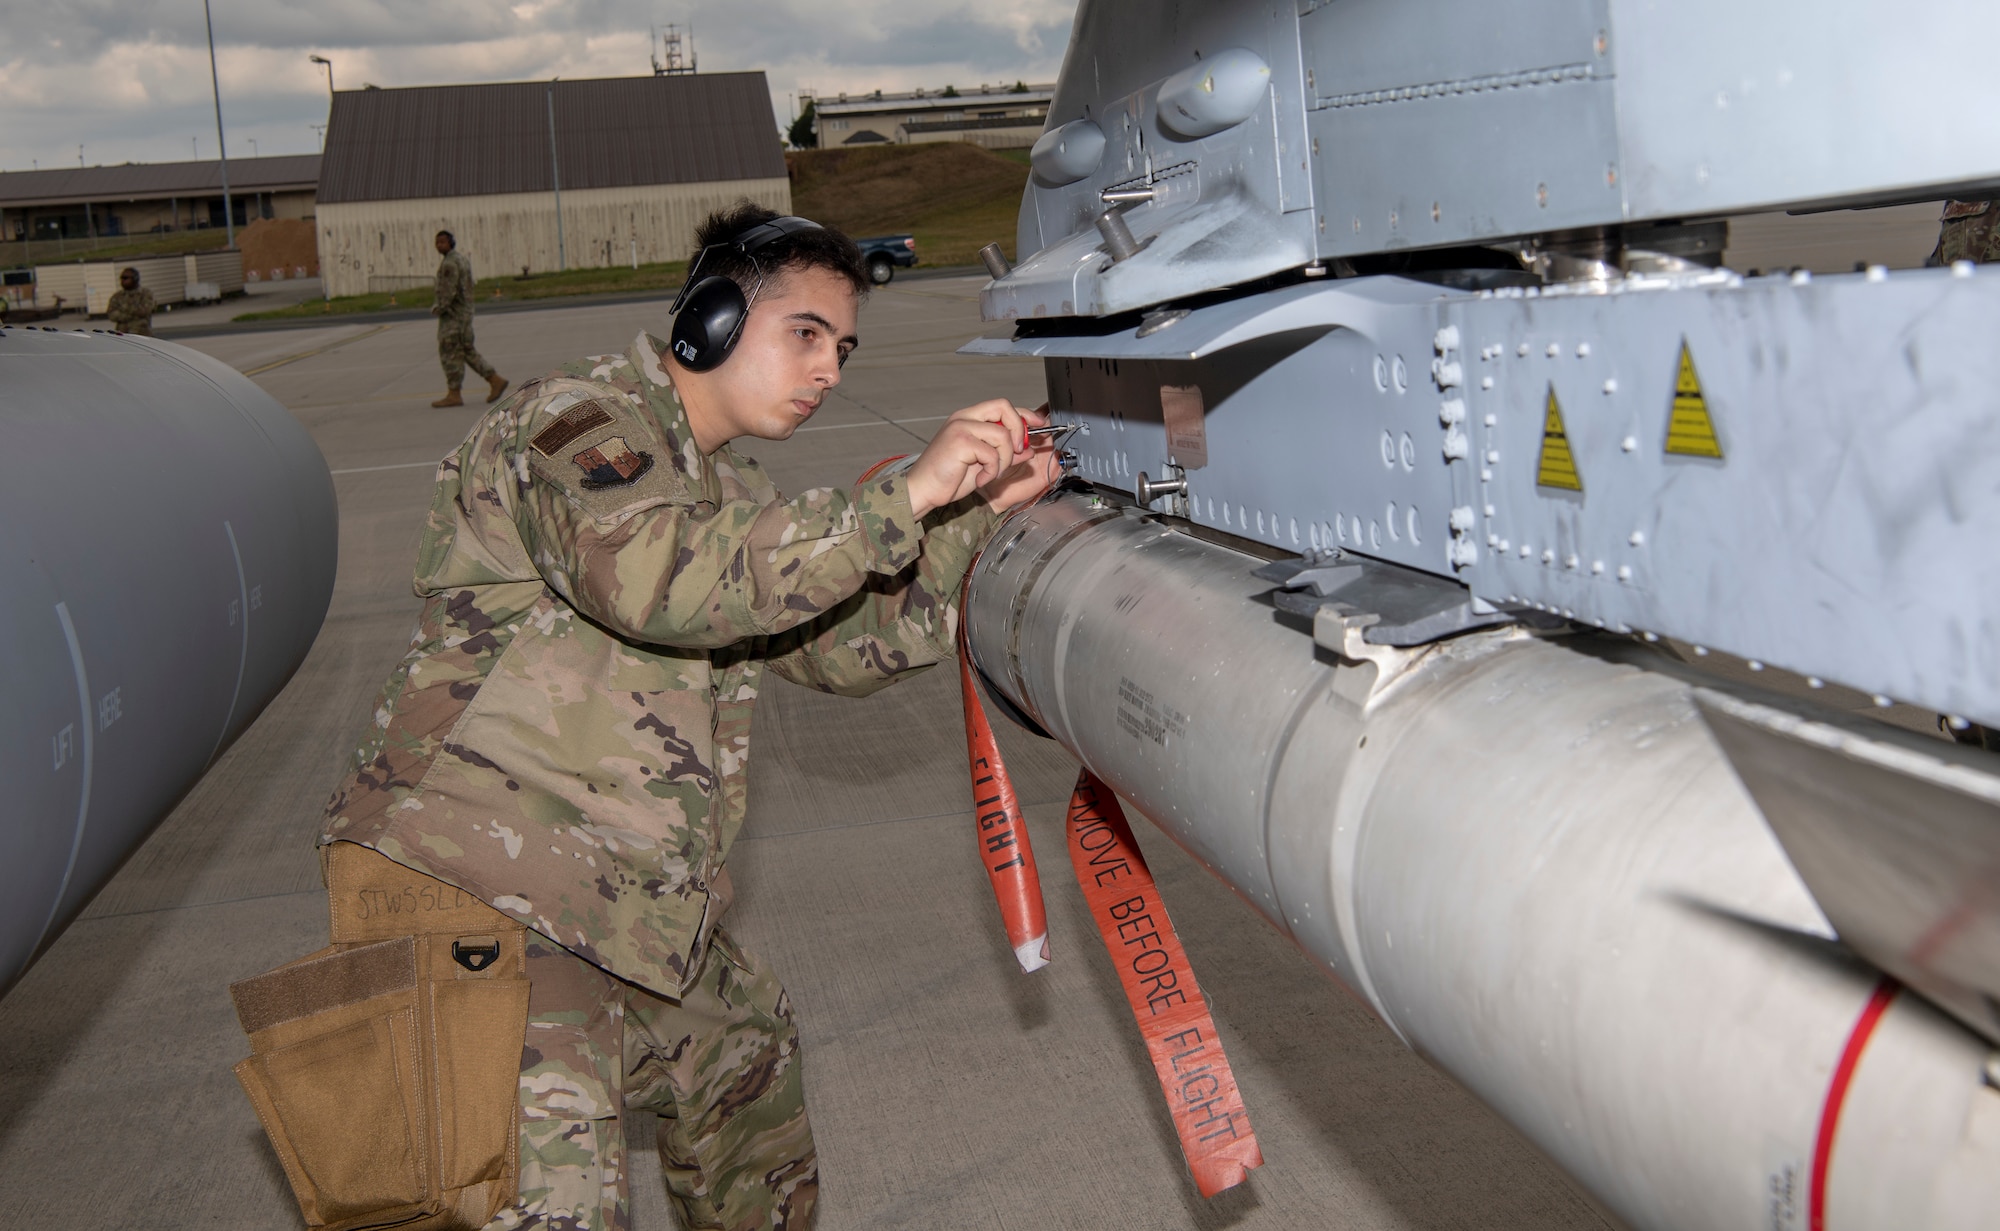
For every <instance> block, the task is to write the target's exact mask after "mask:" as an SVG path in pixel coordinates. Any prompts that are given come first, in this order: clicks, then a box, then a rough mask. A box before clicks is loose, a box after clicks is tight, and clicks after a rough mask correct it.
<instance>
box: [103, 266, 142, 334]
mask: <svg viewBox="0 0 2000 1231" xmlns="http://www.w3.org/2000/svg"><path fill="white" fill-rule="evenodd" d="M104 315H105V316H107V317H109V318H111V327H112V328H113V329H116V330H117V331H118V332H120V333H136V334H138V335H139V336H140V337H144V338H150V337H152V336H153V292H151V291H149V290H147V289H145V288H144V287H142V286H140V285H139V271H138V270H136V269H134V268H132V267H131V266H129V265H128V266H126V267H125V268H124V269H121V270H119V271H118V289H117V290H116V291H114V292H113V293H112V295H111V302H110V303H109V304H107V305H105V308H104Z"/></svg>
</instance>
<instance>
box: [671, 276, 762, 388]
mask: <svg viewBox="0 0 2000 1231" xmlns="http://www.w3.org/2000/svg"><path fill="white" fill-rule="evenodd" d="M748 315H749V305H748V304H747V303H745V302H744V299H743V288H742V287H739V286H737V285H736V283H734V282H732V281H730V280H729V279H728V278H723V277H712V278H703V279H702V280H701V281H700V282H697V283H696V284H695V286H694V289H693V290H691V291H689V292H688V293H687V299H686V302H684V303H682V304H681V310H680V314H679V315H677V316H675V317H674V328H673V333H672V335H671V337H670V341H671V343H672V346H671V349H672V350H673V352H674V361H675V362H676V363H679V364H680V365H681V366H682V367H684V368H686V369H687V370H688V371H690V372H707V371H712V370H713V369H715V368H718V367H721V366H722V361H723V360H725V359H727V358H729V352H730V351H732V350H734V349H736V339H737V337H738V336H739V335H741V334H742V332H743V319H744V318H745V317H746V316H748Z"/></svg>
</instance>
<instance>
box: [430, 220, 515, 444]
mask: <svg viewBox="0 0 2000 1231" xmlns="http://www.w3.org/2000/svg"><path fill="white" fill-rule="evenodd" d="M437 250H438V255H439V256H441V257H443V258H444V259H443V260H441V261H439V262H438V272H437V299H436V301H435V302H434V303H432V304H431V315H432V316H435V317H437V318H438V362H440V363H442V364H443V365H444V383H445V385H446V389H445V394H444V396H443V397H441V398H439V399H438V400H437V401H435V402H432V403H431V405H432V406H463V405H465V399H464V398H462V397H460V396H459V392H458V389H459V386H460V385H462V384H464V383H465V369H467V368H471V369H472V370H473V371H475V372H477V373H479V374H480V375H481V376H483V377H485V378H486V385H487V389H486V400H487V401H488V402H497V401H499V400H500V395H501V394H503V393H505V392H506V391H507V382H506V381H504V380H502V379H501V378H500V374H499V373H498V372H495V371H494V370H493V365H492V364H490V363H488V362H486V361H485V360H484V359H481V358H480V357H479V351H478V350H476V349H475V348H474V347H473V345H472V262H471V261H468V260H466V259H465V254H464V253H462V252H460V251H459V250H458V240H457V239H456V238H454V237H453V236H452V233H451V232H450V231H439V232H438V233H437Z"/></svg>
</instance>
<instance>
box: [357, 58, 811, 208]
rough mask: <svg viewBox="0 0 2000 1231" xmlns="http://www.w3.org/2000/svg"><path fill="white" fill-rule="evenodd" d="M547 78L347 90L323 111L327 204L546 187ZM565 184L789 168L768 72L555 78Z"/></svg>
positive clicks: (694, 178)
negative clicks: (329, 114) (328, 110)
mask: <svg viewBox="0 0 2000 1231" xmlns="http://www.w3.org/2000/svg"><path fill="white" fill-rule="evenodd" d="M550 92H551V83H549V82H545V81H512V82H501V83H496V84H492V85H448V86H420V87H416V88H413V89H400V90H342V91H341V92H340V93H338V94H336V95H334V100H333V114H332V117H331V118H330V119H329V120H328V121H327V125H328V127H327V133H326V165H325V168H324V170H323V172H322V174H321V176H320V184H319V200H320V202H321V203H322V204H331V203H338V202H343V201H393V200H407V199H410V198H423V197H467V196H484V195H488V194H492V193H502V192H547V191H549V190H550V188H551V187H552V186H553V183H554V181H553V179H552V177H551V174H550V167H549V99H550V96H551V93H550ZM553 96H554V99H555V129H556V155H557V160H558V161H559V163H560V169H561V174H562V186H563V187H564V188H624V187H630V186H632V185H636V184H683V183H691V182H701V181H706V180H735V179H775V178H777V177H779V176H782V175H784V174H785V157H784V152H783V149H782V147H781V146H780V145H779V141H778V124H777V118H776V116H775V115H774V114H773V113H772V111H771V93H770V88H769V86H768V85H766V83H765V81H764V74H763V73H699V74H694V75H691V76H661V77H607V78H600V79H596V80H583V81H557V82H554V83H553Z"/></svg>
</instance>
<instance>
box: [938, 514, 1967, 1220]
mask: <svg viewBox="0 0 2000 1231" xmlns="http://www.w3.org/2000/svg"><path fill="white" fill-rule="evenodd" d="M1259 563H1260V561H1259V560H1257V559H1254V558H1252V557H1249V556H1246V555H1243V554H1240V553H1238V552H1236V551H1234V550H1231V549H1229V548H1227V547H1224V546H1220V545H1217V544H1215V543H1212V542H1206V541H1203V540H1201V539H1198V538H1195V537H1193V536H1191V535H1190V534H1188V533H1185V532H1183V530H1181V529H1178V528H1176V527H1175V526H1174V525H1173V524H1171V523H1167V522H1163V521H1162V520H1160V519H1158V518H1155V517H1150V516H1146V515H1143V514H1141V513H1140V512H1138V511H1136V510H1133V509H1131V508H1129V507H1127V506H1121V505H1118V504H1114V503H1111V502H1109V501H1107V500H1105V499H1104V498H1103V497H1100V496H1094V495H1085V494H1076V493H1071V494H1065V495H1062V496H1058V497H1056V498H1053V499H1051V500H1049V501H1046V502H1044V503H1042V504H1039V505H1037V506H1035V507H1034V508H1033V509H1031V510H1029V511H1027V512H1025V513H1023V514H1020V515H1017V517H1016V518H1015V519H1014V520H1013V521H1011V522H1010V523H1008V525H1007V526H1005V527H1003V529H1002V530H1001V532H1000V533H999V535H998V536H996V538H995V540H994V541H993V543H992V544H991V545H990V546H989V547H988V548H987V550H986V551H985V553H984V554H983V556H982V558H981V561H980V563H979V565H978V568H977V571H976V572H975V574H974V576H973V579H972V585H971V591H970V598H969V601H968V604H967V613H966V619H967V622H968V631H969V644H970V647H971V653H972V655H973V659H974V662H975V664H976V665H977V666H978V668H979V669H980V670H981V671H982V672H983V673H984V674H985V676H986V678H987V679H988V680H989V681H991V682H992V683H993V684H994V685H995V686H996V688H997V689H998V690H999V691H1000V692H1001V693H1002V694H1004V695H1005V696H1006V698H1007V699H1008V700H1009V701H1011V702H1012V703H1013V704H1014V705H1016V706H1018V707H1019V708H1020V709H1021V710H1022V711H1024V712H1025V713H1026V714H1027V715H1029V716H1030V717H1032V718H1033V719H1034V720H1035V721H1036V722H1038V723H1039V724H1040V725H1041V726H1042V727H1043V728H1044V729H1045V730H1046V731H1047V733H1049V734H1050V735H1051V736H1053V737H1054V738H1055V739H1056V740H1058V741H1059V742H1061V743H1062V744H1063V745H1064V746H1065V747H1067V748H1069V749H1070V750H1071V751H1072V752H1074V753H1075V754H1076V755H1077V756H1078V757H1079V758H1080V759H1081V760H1082V761H1083V762H1084V763H1085V764H1086V765H1087V766H1089V767H1090V769H1091V770H1093V771H1094V772H1095V773H1097V774H1098V775H1099V776H1100V777H1101V778H1103V779H1104V780H1105V781H1106V782H1108V783H1110V784H1111V785H1112V786H1113V787H1114V788H1115V789H1116V790H1117V791H1118V792H1119V793H1120V794H1121V795H1123V796H1124V797H1125V798H1127V799H1128V800H1130V801H1131V802H1133V803H1134V804H1136V805H1137V806H1138V807H1139V809H1140V810H1141V811H1142V812H1144V813H1145V814H1146V815H1147V816H1148V817H1150V818H1151V819H1152V820H1153V821H1154V822H1155V823H1156V824H1158V825H1159V826H1160V827H1161V828H1162V829H1163V830H1165V831H1166V832H1167V833H1168V834H1169V835H1170V836H1172V837H1173V838H1174V840H1175V841H1177V842H1178V843H1180V844H1181V845H1182V846H1183V847H1184V848H1186V849H1187V850H1188V851H1189V852H1190V853H1191V854H1193V855H1194V856H1195V857H1196V858H1197V859H1199V860H1200V861H1202V862H1203V863H1204V864H1205V865H1207V866H1208V867H1209V868H1210V869H1211V870H1212V871H1213V872H1215V873H1216V875H1218V876H1219V877H1221V878H1222V879H1223V880H1224V881H1225V882H1227V883H1228V884H1229V885H1231V886H1232V887H1233V888H1234V889H1235V890H1236V891H1237V893H1238V894H1239V895H1241V897H1242V898H1243V900H1244V901H1245V902H1247V903H1248V904H1249V905H1251V906H1252V907H1253V908H1255V909H1256V910H1258V911H1259V912H1260V913H1262V914H1263V916H1264V917H1265V918H1266V919H1267V920H1268V921H1269V922H1270V923H1271V924H1272V925H1273V926H1275V927H1277V928H1278V929H1279V930H1280V931H1282V932H1284V933H1285V934H1286V935H1288V936H1289V937H1291V938H1292V939H1293V940H1294V941H1295V942H1296V943H1297V944H1298V945H1300V947H1301V948H1303V949H1304V950H1305V951H1306V952H1308V953H1310V954H1312V955H1313V956H1314V957H1315V958H1317V959H1318V960H1319V961H1320V962H1321V963H1322V964H1323V965H1324V966H1325V968H1326V969H1327V970H1328V971H1329V972H1330V973H1331V974H1332V975H1334V977H1336V978H1337V979H1339V980H1340V981H1341V982H1342V983H1344V984H1345V985H1346V986H1347V987H1348V988H1350V989H1351V990H1352V991H1353V992H1355V993H1356V994H1357V995H1359V996H1360V997H1362V998H1363V999H1364V1000H1366V1001H1367V1002H1368V1004H1369V1005H1370V1006H1372V1007H1373V1008H1374V1010H1375V1012H1376V1013H1377V1014H1379V1015H1380V1017H1381V1019H1382V1021H1383V1022H1384V1023H1385V1024H1386V1025H1387V1026H1388V1027H1389V1028H1390V1029H1392V1030H1394V1031H1395V1032H1396V1033H1397V1035H1398V1036H1399V1037H1400V1038H1401V1039H1402V1040H1403V1041H1404V1042H1405V1043H1406V1044H1408V1045H1409V1046H1410V1047H1412V1048H1414V1049H1415V1050H1416V1051H1417V1052H1419V1053H1420V1054H1421V1055H1423V1056H1424V1057H1426V1058H1427V1059H1429V1060H1430V1061H1432V1062H1433V1063H1435V1064H1436V1065H1438V1066H1439V1067H1440V1068H1442V1069H1444V1070H1445V1071H1446V1072H1448V1073H1450V1074H1451V1075H1453V1076H1454V1077H1455V1078H1457V1079H1458V1080H1459V1081H1460V1082H1462V1083H1463V1084H1465V1085H1466V1086H1467V1087H1468V1088H1469V1089H1471V1090H1472V1091H1473V1092H1474V1093H1476V1094H1477V1095H1478V1096H1479V1097H1480V1098H1481V1099H1482V1100H1484V1101H1485V1102H1486V1103H1487V1104H1488V1105H1490V1106H1491V1107H1493V1108H1494V1109H1495V1110H1496V1111H1498V1112H1499V1113H1500V1114H1501V1115H1502V1116H1503V1117H1505V1118H1506V1119H1507V1120H1509V1121H1510V1122H1511V1123H1513V1124H1514V1125H1515V1126H1516V1127H1517V1128H1519V1129H1520V1130H1521V1131H1522V1132H1523V1133H1525V1134H1526V1135H1527V1136H1528V1137H1529V1138H1530V1139H1531V1140H1533V1141H1534V1142H1535V1143H1536V1144H1537V1145H1538V1146H1539V1147H1540V1148H1541V1149H1543V1150H1544V1151H1546V1152H1547V1153H1548V1154H1549V1155H1550V1156H1551V1157H1553V1158H1554V1159H1556V1160H1557V1161H1558V1162H1559V1163H1561V1165H1563V1166H1564V1167H1565V1168H1567V1169H1568V1171H1569V1172H1570V1173H1571V1174H1572V1175H1574V1176H1575V1177H1576V1178H1577V1179H1578V1180H1579V1181H1580V1182H1581V1183H1582V1184H1583V1185H1584V1186H1585V1187H1587V1188H1588V1189H1589V1190H1590V1191H1591V1192H1593V1193H1594V1194H1595V1195H1596V1196H1597V1197H1598V1198H1599V1199H1600V1200H1602V1201H1604V1202H1605V1203H1606V1204H1607V1205H1608V1206H1609V1207H1610V1208H1611V1209H1613V1210H1614V1211H1616V1212H1617V1213H1618V1214H1619V1215H1620V1216H1621V1217H1622V1218H1624V1219H1625V1220H1627V1221H1628V1222H1629V1223H1630V1224H1631V1225H1632V1226H1634V1227H1637V1228H1647V1229H1655V1228H1657V1229H1660V1231H1666V1229H1668V1228H1675V1229H1680V1231H1685V1229H1688V1228H1709V1227H1714V1228H1730V1227H1750V1226H1760V1227H1777V1228H1793V1227H1796V1228H1801V1229H1803V1228H1805V1227H1808V1226H1812V1227H1815V1228H1817V1227H1822V1226H1823V1227H1825V1228H1828V1229H1831V1231H1840V1229H1848V1228H1890V1227H1912V1226H1923V1227H1931V1228H1960V1227H1963V1228H1971V1227H1974V1226H1988V1225H1991V1223H1990V1218H1991V1214H1992V1211H1993V1210H1994V1209H1996V1208H2000V1135H1996V1129H2000V1090H1996V1089H1994V1088H1993V1087H1992V1086H1990V1085H1985V1084H1982V1081H1981V1075H1980V1074H1981V1064H1982V1060H1983V1058H1984V1057H1985V1055H1986V1054H1987V1047H1986V1045H1985V1044H1984V1042H1983V1041H1981V1040H1980V1039H1978V1038H1977V1037H1976V1036H1975V1035H1973V1034H1972V1033H1971V1032H1969V1031H1967V1030H1965V1029H1964V1028H1963V1027H1961V1026H1960V1025H1958V1024H1957V1023H1956V1022H1954V1021H1952V1020H1951V1019H1949V1018H1947V1017H1945V1016H1944V1015H1942V1014H1941V1013H1939V1012H1937V1011H1936V1010H1935V1009H1933V1008H1932V1007H1931V1006H1930V1005H1928V1004H1927V1003H1925V1002H1924V1001H1922V1000H1920V999H1919V998H1917V997H1916V996H1914V995H1912V994H1909V993H1907V992H1901V991H1898V989H1897V988H1896V986H1895V985H1894V984H1893V983H1889V982H1886V981H1885V980H1883V978H1882V977H1881V976H1880V975H1879V973H1878V972H1877V971H1876V970H1875V969H1874V968H1872V967H1870V966H1869V965H1867V964H1866V963H1864V962H1861V961H1859V960H1857V959H1856V958H1854V957H1853V956H1852V955H1851V954H1849V953H1848V952H1846V951H1845V950H1843V949H1842V948H1841V947H1840V946H1839V945H1838V943H1837V942H1835V941H1834V940H1832V939H1831V931H1830V929H1829V927H1828V925H1827V923H1826V920H1825V919H1824V917H1823V916H1822V914H1821V912H1820V911H1819V909H1818V907H1816V906H1815V904H1814V901H1813V898H1812V897H1811V895H1810V894H1809V893H1808V891H1807V889H1806V887H1805V886H1804V884H1803V883H1801V881H1800V879H1799V877H1798V875H1797V874H1796V873H1795V872H1794V871H1793V869H1792V866H1791V865H1790V864H1789V863H1788V862H1787V860H1786V858H1785V855H1784V853H1783V851H1782V850H1781V848H1780V847H1779V845H1778V843H1777V841H1776V840H1775V839H1774V837H1773V836H1772V834H1771V832H1770V830H1769V828H1768V827H1767V826H1766V825H1765V824H1764V822H1763V820H1762V818H1761V817H1760V815H1759V813H1758V810H1757V808H1756V806H1755V804H1754V803H1753V802H1752V800H1751V799H1750V798H1749V796H1747V795H1746V794H1745V792H1744V790H1743V788H1742V787H1741V786H1740V785H1739V784H1738V782H1737V780H1736V778H1735V776H1734V775H1733V774H1732V773H1731V771H1730V768H1729V764H1728V761H1727V759H1726V758H1725V756H1724V755H1723V753H1722V751H1721V750H1720V749H1719V748H1718V747H1717V745H1716V742H1715V740H1714V738H1713V737H1712V736H1711V734H1710V733H1709V729H1708V728H1707V727H1706V726H1705V725H1704V723H1703V721H1702V719H1701V718H1700V716H1699V714H1698V713H1697V710H1696V708H1695V705H1694V702H1693V700H1692V692H1693V690H1692V689H1691V687H1690V686H1689V684H1687V683H1686V682H1684V681H1683V680H1681V679H1679V678H1676V677H1674V676H1671V675H1668V674H1665V673H1663V672H1661V671H1659V670H1653V669H1649V668H1647V667H1646V666H1645V665H1644V660H1643V659H1641V658H1639V657H1637V656H1636V655H1635V653H1634V652H1633V651H1632V650H1630V649H1627V650H1624V651H1621V650H1620V649H1619V647H1618V646H1616V645H1614V644H1610V643H1602V642H1590V641H1586V640H1584V639H1581V638H1549V637H1543V636H1538V635H1534V634H1531V633H1529V632H1527V631H1525V630H1523V629H1520V628H1500V629H1487V630H1483V631H1477V632H1472V633H1468V634H1466V635H1463V636H1460V637H1457V638H1453V639H1450V640H1445V641H1438V642H1433V643H1430V644H1427V645H1421V646H1414V647H1408V648H1397V647H1390V646H1373V645H1369V644H1367V643H1366V642H1365V641H1364V640H1363V639H1362V637H1361V636H1360V635H1359V633H1358V632H1357V633H1356V635H1355V636H1353V637H1352V638H1351V639H1349V640H1348V641H1347V642H1346V643H1345V644H1344V645H1343V646H1342V647H1341V651H1342V652H1335V651H1333V650H1330V649H1329V648H1328V647H1327V646H1326V645H1325V644H1324V641H1325V638H1324V637H1322V638H1321V639H1320V641H1318V642H1316V640H1315V637H1314V635H1313V633H1312V632H1310V631H1307V630H1305V629H1304V628H1302V627H1301V626H1299V625H1297V624H1296V623H1288V622H1287V621H1288V620H1290V619H1292V617H1287V616H1286V615H1284V614H1283V613H1280V612H1278V611H1275V610H1274V609H1273V608H1272V607H1271V606H1270V605H1269V602H1268V600H1267V599H1266V598H1265V597H1264V595H1265V592H1266V591H1268V590H1269V589H1270V584H1269V583H1268V582H1266V581H1261V580H1259V579H1257V578H1256V577H1255V576H1253V571H1254V570H1255V569H1256V567H1257V566H1258V565H1259ZM1253 1111H1254V1109H1253Z"/></svg>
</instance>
